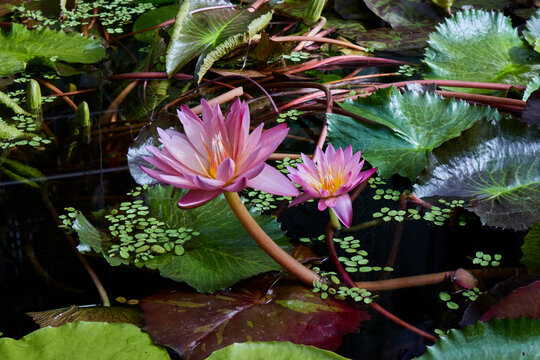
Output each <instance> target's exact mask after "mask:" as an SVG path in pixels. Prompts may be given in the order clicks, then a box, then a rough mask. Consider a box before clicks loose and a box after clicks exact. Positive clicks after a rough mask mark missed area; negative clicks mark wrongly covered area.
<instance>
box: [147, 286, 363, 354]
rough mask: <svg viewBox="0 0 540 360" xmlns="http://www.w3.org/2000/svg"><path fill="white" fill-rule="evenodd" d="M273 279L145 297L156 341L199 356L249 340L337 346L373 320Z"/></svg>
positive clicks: (151, 331) (335, 301)
mask: <svg viewBox="0 0 540 360" xmlns="http://www.w3.org/2000/svg"><path fill="white" fill-rule="evenodd" d="M274 280H275V277H268V276H267V277H264V278H259V279H255V280H251V281H249V282H248V283H246V284H244V286H241V287H236V288H234V289H232V290H224V291H220V292H218V293H216V294H200V293H194V292H188V291H185V290H183V289H176V290H173V291H162V292H159V293H157V294H154V295H152V296H149V297H147V298H145V299H143V300H142V301H141V307H142V309H143V317H144V319H145V321H146V331H147V332H148V333H149V334H150V335H151V336H152V338H153V339H154V341H155V342H156V343H157V344H160V345H164V346H168V347H171V348H173V349H174V350H175V351H176V352H178V353H179V354H180V356H182V358H189V359H190V360H197V359H204V358H206V357H207V356H208V355H209V354H210V353H212V352H213V351H215V350H217V349H220V348H223V347H225V346H227V345H230V344H232V343H235V342H246V341H290V342H292V343H296V344H304V345H312V346H316V347H319V348H323V349H327V350H335V349H336V348H337V347H338V346H339V345H340V344H341V337H342V336H343V335H345V334H348V333H350V332H353V331H355V330H356V329H357V328H358V327H359V326H360V324H361V322H363V321H365V320H368V319H369V315H368V314H367V312H366V311H361V310H357V309H355V308H353V307H350V306H349V305H347V303H346V302H343V301H339V300H333V299H330V298H328V299H326V300H321V298H320V297H319V296H317V295H315V294H313V293H312V291H311V289H309V288H306V287H305V286H302V285H298V284H296V283H283V284H280V285H277V286H275V287H272V288H270V286H271V285H272V283H273V282H274ZM265 289H269V290H265Z"/></svg>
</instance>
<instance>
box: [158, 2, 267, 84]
mask: <svg viewBox="0 0 540 360" xmlns="http://www.w3.org/2000/svg"><path fill="white" fill-rule="evenodd" d="M226 5H231V4H230V3H229V2H228V1H225V0H218V1H216V0H185V1H184V2H183V3H182V5H181V6H180V10H179V11H178V15H177V16H176V22H175V25H174V30H173V35H172V41H171V43H170V45H169V49H168V50H167V59H166V67H167V73H168V74H169V75H172V74H174V73H176V72H177V71H178V70H179V69H180V68H182V67H183V66H184V65H185V64H187V63H188V61H190V60H191V59H193V58H195V57H197V56H199V60H198V61H197V65H196V67H195V77H196V79H197V81H200V80H201V79H202V77H203V76H204V74H205V73H206V72H207V71H208V69H209V68H210V67H211V66H212V64H213V63H214V62H215V61H216V60H218V59H219V58H220V57H221V56H223V55H225V54H227V53H229V52H230V51H231V50H233V49H235V48H237V47H238V46H240V45H242V44H245V43H247V42H248V40H249V39H250V38H251V37H252V36H253V35H255V34H256V33H258V32H259V31H261V30H262V29H263V28H264V27H265V26H266V25H267V24H268V22H269V21H270V19H271V17H272V11H271V10H270V9H269V7H268V6H260V7H259V8H258V9H257V10H256V11H254V12H249V11H247V10H241V9H236V8H233V7H232V5H231V7H225V8H223V7H221V8H214V9H204V10H199V9H203V8H207V7H216V6H226ZM197 10H199V11H197Z"/></svg>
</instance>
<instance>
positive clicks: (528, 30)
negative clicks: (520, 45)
mask: <svg viewBox="0 0 540 360" xmlns="http://www.w3.org/2000/svg"><path fill="white" fill-rule="evenodd" d="M523 36H524V37H525V39H526V40H527V41H528V42H529V44H531V46H532V47H533V48H534V50H535V51H536V52H540V9H537V10H536V12H535V13H534V14H533V16H532V17H531V18H530V19H529V20H528V21H527V24H525V31H524V32H523Z"/></svg>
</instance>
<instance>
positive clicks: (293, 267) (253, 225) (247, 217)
mask: <svg viewBox="0 0 540 360" xmlns="http://www.w3.org/2000/svg"><path fill="white" fill-rule="evenodd" d="M223 194H224V195H225V199H227V202H228V203H229V206H230V207H231V209H232V211H233V212H234V214H235V215H236V217H237V218H238V220H239V221H240V223H242V225H243V226H244V228H245V229H246V231H247V232H248V234H249V235H251V237H252V238H253V240H255V242H256V243H257V244H258V245H259V246H260V247H261V249H263V250H264V251H265V252H266V253H267V254H268V255H269V256H270V257H271V258H272V259H274V260H275V261H276V262H277V263H278V264H279V265H281V266H282V267H283V268H284V269H285V270H287V271H288V272H290V273H291V274H293V275H294V276H296V277H297V278H298V279H299V280H300V281H302V282H304V283H306V284H310V285H312V284H313V283H314V282H318V281H320V280H321V277H320V276H319V275H317V274H316V273H315V272H313V271H311V270H309V269H308V268H306V267H305V266H304V265H302V264H300V263H299V262H298V261H297V260H296V259H294V258H293V257H292V256H290V255H289V254H288V253H287V252H286V251H285V250H283V249H282V248H280V247H279V246H278V245H277V244H276V243H275V242H274V241H273V240H272V239H270V237H269V236H268V235H267V234H266V233H265V232H264V230H263V229H261V227H260V226H259V224H257V222H256V221H255V220H254V219H253V217H252V216H251V214H250V213H249V211H248V210H247V209H246V207H245V206H244V204H243V203H242V199H240V196H238V194H237V193H235V192H228V191H226V192H224V193H223Z"/></svg>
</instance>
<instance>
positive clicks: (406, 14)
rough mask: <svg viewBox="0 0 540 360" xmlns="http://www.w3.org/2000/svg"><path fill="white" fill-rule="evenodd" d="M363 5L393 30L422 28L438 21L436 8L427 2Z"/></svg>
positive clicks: (369, 0) (370, 0) (376, 0)
mask: <svg viewBox="0 0 540 360" xmlns="http://www.w3.org/2000/svg"><path fill="white" fill-rule="evenodd" d="M364 3H365V4H366V5H367V7H368V8H369V9H370V10H371V11H373V12H374V13H375V15H377V16H378V17H380V18H381V19H383V20H384V21H386V22H387V23H389V24H390V26H392V28H393V29H399V28H403V27H406V28H416V27H423V26H425V25H429V24H435V23H437V22H438V21H439V19H440V16H439V14H438V13H437V11H436V8H435V7H434V6H433V5H432V4H431V3H430V2H428V1H423V0H400V1H390V0H364Z"/></svg>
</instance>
